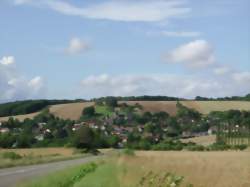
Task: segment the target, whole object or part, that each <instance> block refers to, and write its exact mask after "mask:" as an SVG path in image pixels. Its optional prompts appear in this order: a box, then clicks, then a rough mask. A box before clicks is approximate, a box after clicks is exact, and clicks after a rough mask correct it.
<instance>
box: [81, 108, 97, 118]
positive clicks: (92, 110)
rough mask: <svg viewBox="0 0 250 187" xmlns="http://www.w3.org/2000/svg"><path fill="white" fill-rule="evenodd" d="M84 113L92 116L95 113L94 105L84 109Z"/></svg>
mask: <svg viewBox="0 0 250 187" xmlns="http://www.w3.org/2000/svg"><path fill="white" fill-rule="evenodd" d="M82 114H83V115H85V116H88V117H92V116H94V115H95V108H94V107H93V106H90V107H86V108H84V109H83V111H82Z"/></svg>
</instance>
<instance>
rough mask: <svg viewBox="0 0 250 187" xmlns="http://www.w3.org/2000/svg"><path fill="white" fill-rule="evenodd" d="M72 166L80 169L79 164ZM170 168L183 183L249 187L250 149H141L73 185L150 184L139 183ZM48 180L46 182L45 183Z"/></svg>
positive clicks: (196, 186) (128, 186) (130, 186)
mask: <svg viewBox="0 0 250 187" xmlns="http://www.w3.org/2000/svg"><path fill="white" fill-rule="evenodd" d="M72 170H73V171H77V170H79V166H77V167H76V168H75V170H74V169H72ZM63 172H64V173H63ZM168 172H170V173H173V174H175V175H176V176H183V177H184V179H183V183H182V185H181V186H183V187H186V186H187V185H188V184H193V186H194V187H201V186H202V187H230V186H231V187H249V186H250V152H249V151H244V152H237V151H235V152H233V151H227V152H187V151H181V152H161V151H159V152H155V151H138V152H136V156H124V155H123V156H116V157H113V158H111V159H109V160H106V161H104V162H102V164H99V166H98V167H97V169H95V171H94V172H89V173H88V174H86V175H84V176H83V177H82V178H81V179H80V180H79V181H76V183H74V185H72V186H74V187H89V186H91V187H100V186H109V187H117V186H120V187H135V186H143V187H145V186H150V185H139V184H140V182H141V181H142V179H143V178H144V179H143V180H144V181H148V182H149V183H147V184H150V183H154V182H157V183H159V182H158V180H157V181H154V180H155V179H157V177H159V176H162V175H164V173H168ZM71 173H73V172H71ZM150 173H151V175H148V174H150ZM66 174H68V172H67V171H66V170H65V171H62V173H61V174H60V175H62V176H65V175H66ZM54 176H55V177H53V176H49V177H45V178H42V179H39V180H37V181H35V182H33V183H32V184H30V185H27V186H29V187H33V186H40V187H48V186H51V185H52V184H53V186H54V187H57V186H60V185H62V183H61V182H60V176H59V175H58V173H57V174H55V175H54ZM56 177H58V179H56ZM71 178H72V176H71ZM97 179H98V180H97ZM50 180H51V182H50ZM57 180H58V181H57ZM64 180H65V178H64ZM45 182H46V184H45V185H41V184H44V183H45ZM145 183H146V182H145ZM38 184H39V185H38ZM151 186H154V185H151ZM157 186H158V185H157ZM159 186H160V185H159Z"/></svg>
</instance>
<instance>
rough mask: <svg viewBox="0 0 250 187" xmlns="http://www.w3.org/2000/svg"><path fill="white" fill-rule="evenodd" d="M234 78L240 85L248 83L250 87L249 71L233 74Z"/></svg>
mask: <svg viewBox="0 0 250 187" xmlns="http://www.w3.org/2000/svg"><path fill="white" fill-rule="evenodd" d="M232 78H233V79H234V80H235V81H237V82H239V83H248V84H249V85H250V72H249V71H245V72H237V73H233V74H232Z"/></svg>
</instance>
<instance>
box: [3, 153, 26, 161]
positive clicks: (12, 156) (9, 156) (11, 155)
mask: <svg viewBox="0 0 250 187" xmlns="http://www.w3.org/2000/svg"><path fill="white" fill-rule="evenodd" d="M2 157H3V158H6V159H11V160H18V159H21V158H22V156H21V155H19V154H17V153H15V152H4V153H3V154H2Z"/></svg>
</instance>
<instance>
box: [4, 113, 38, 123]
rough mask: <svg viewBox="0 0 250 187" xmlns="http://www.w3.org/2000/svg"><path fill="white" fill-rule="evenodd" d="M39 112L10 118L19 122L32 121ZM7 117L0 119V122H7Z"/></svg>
mask: <svg viewBox="0 0 250 187" xmlns="http://www.w3.org/2000/svg"><path fill="white" fill-rule="evenodd" d="M39 113H40V112H34V113H31V114H24V115H17V116H12V117H13V118H14V119H18V120H19V121H23V120H25V119H26V118H29V119H33V118H34V117H35V116H36V115H38V114H39ZM8 119H9V117H0V122H1V121H8Z"/></svg>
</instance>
